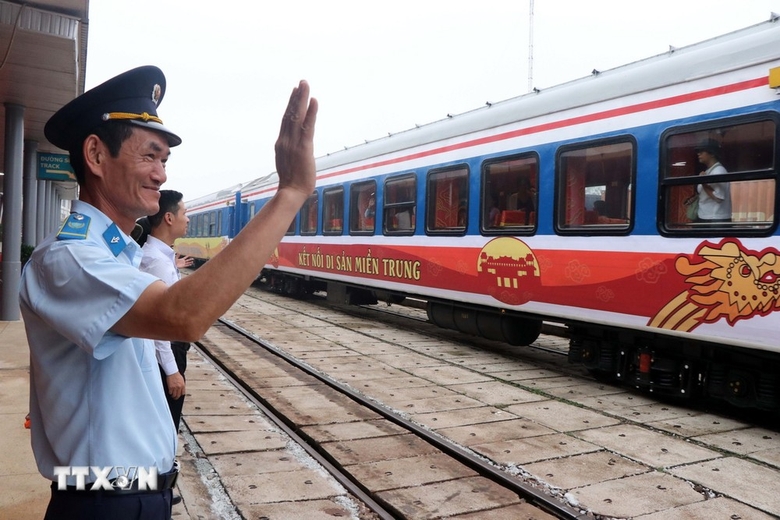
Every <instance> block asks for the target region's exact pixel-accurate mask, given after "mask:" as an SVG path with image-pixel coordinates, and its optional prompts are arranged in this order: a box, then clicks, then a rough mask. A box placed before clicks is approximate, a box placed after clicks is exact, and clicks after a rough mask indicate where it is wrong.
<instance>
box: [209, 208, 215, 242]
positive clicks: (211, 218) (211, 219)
mask: <svg viewBox="0 0 780 520" xmlns="http://www.w3.org/2000/svg"><path fill="white" fill-rule="evenodd" d="M208 226H209V227H208V236H210V237H213V236H216V235H217V212H216V211H212V212H210V213H209V223H208Z"/></svg>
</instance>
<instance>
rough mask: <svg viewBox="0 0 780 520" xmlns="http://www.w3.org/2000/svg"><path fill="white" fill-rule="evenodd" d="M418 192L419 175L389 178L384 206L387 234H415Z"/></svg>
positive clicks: (386, 184)
mask: <svg viewBox="0 0 780 520" xmlns="http://www.w3.org/2000/svg"><path fill="white" fill-rule="evenodd" d="M416 193H417V177H415V176H414V175H413V174H412V175H403V176H400V177H393V178H392V179H388V180H387V182H386V183H385V188H384V197H383V199H384V204H383V206H382V210H383V215H384V219H383V222H384V232H385V234H387V235H412V234H414V230H415V227H416V226H415V224H416V218H415V217H416V215H417V201H416V199H415V194H416Z"/></svg>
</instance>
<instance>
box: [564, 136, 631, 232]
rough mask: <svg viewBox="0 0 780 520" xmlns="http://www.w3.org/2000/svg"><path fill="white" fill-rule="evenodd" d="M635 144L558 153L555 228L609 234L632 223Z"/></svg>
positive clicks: (580, 148)
mask: <svg viewBox="0 0 780 520" xmlns="http://www.w3.org/2000/svg"><path fill="white" fill-rule="evenodd" d="M635 155H636V154H635V153H634V143H633V142H629V141H623V142H611V143H598V144H590V145H588V146H578V147H577V148H568V149H566V150H564V151H562V152H561V153H560V155H559V156H558V172H557V174H558V177H557V179H556V180H557V185H558V191H557V195H558V196H557V203H558V204H557V206H556V207H557V219H556V224H557V229H558V231H559V232H561V233H569V234H572V233H575V234H587V235H594V234H599V235H608V234H616V233H625V232H626V231H627V230H628V228H629V226H630V225H631V215H632V202H631V201H632V193H631V192H632V186H633V184H634V169H635V160H634V157H635Z"/></svg>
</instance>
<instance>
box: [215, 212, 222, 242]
mask: <svg viewBox="0 0 780 520" xmlns="http://www.w3.org/2000/svg"><path fill="white" fill-rule="evenodd" d="M220 235H222V212H221V211H217V233H216V235H215V236H220Z"/></svg>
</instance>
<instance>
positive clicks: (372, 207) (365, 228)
mask: <svg viewBox="0 0 780 520" xmlns="http://www.w3.org/2000/svg"><path fill="white" fill-rule="evenodd" d="M375 218H376V182H374V181H370V182H361V183H359V184H353V185H352V187H351V188H350V190H349V232H350V233H353V234H357V235H371V234H373V233H374V219H375Z"/></svg>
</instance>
